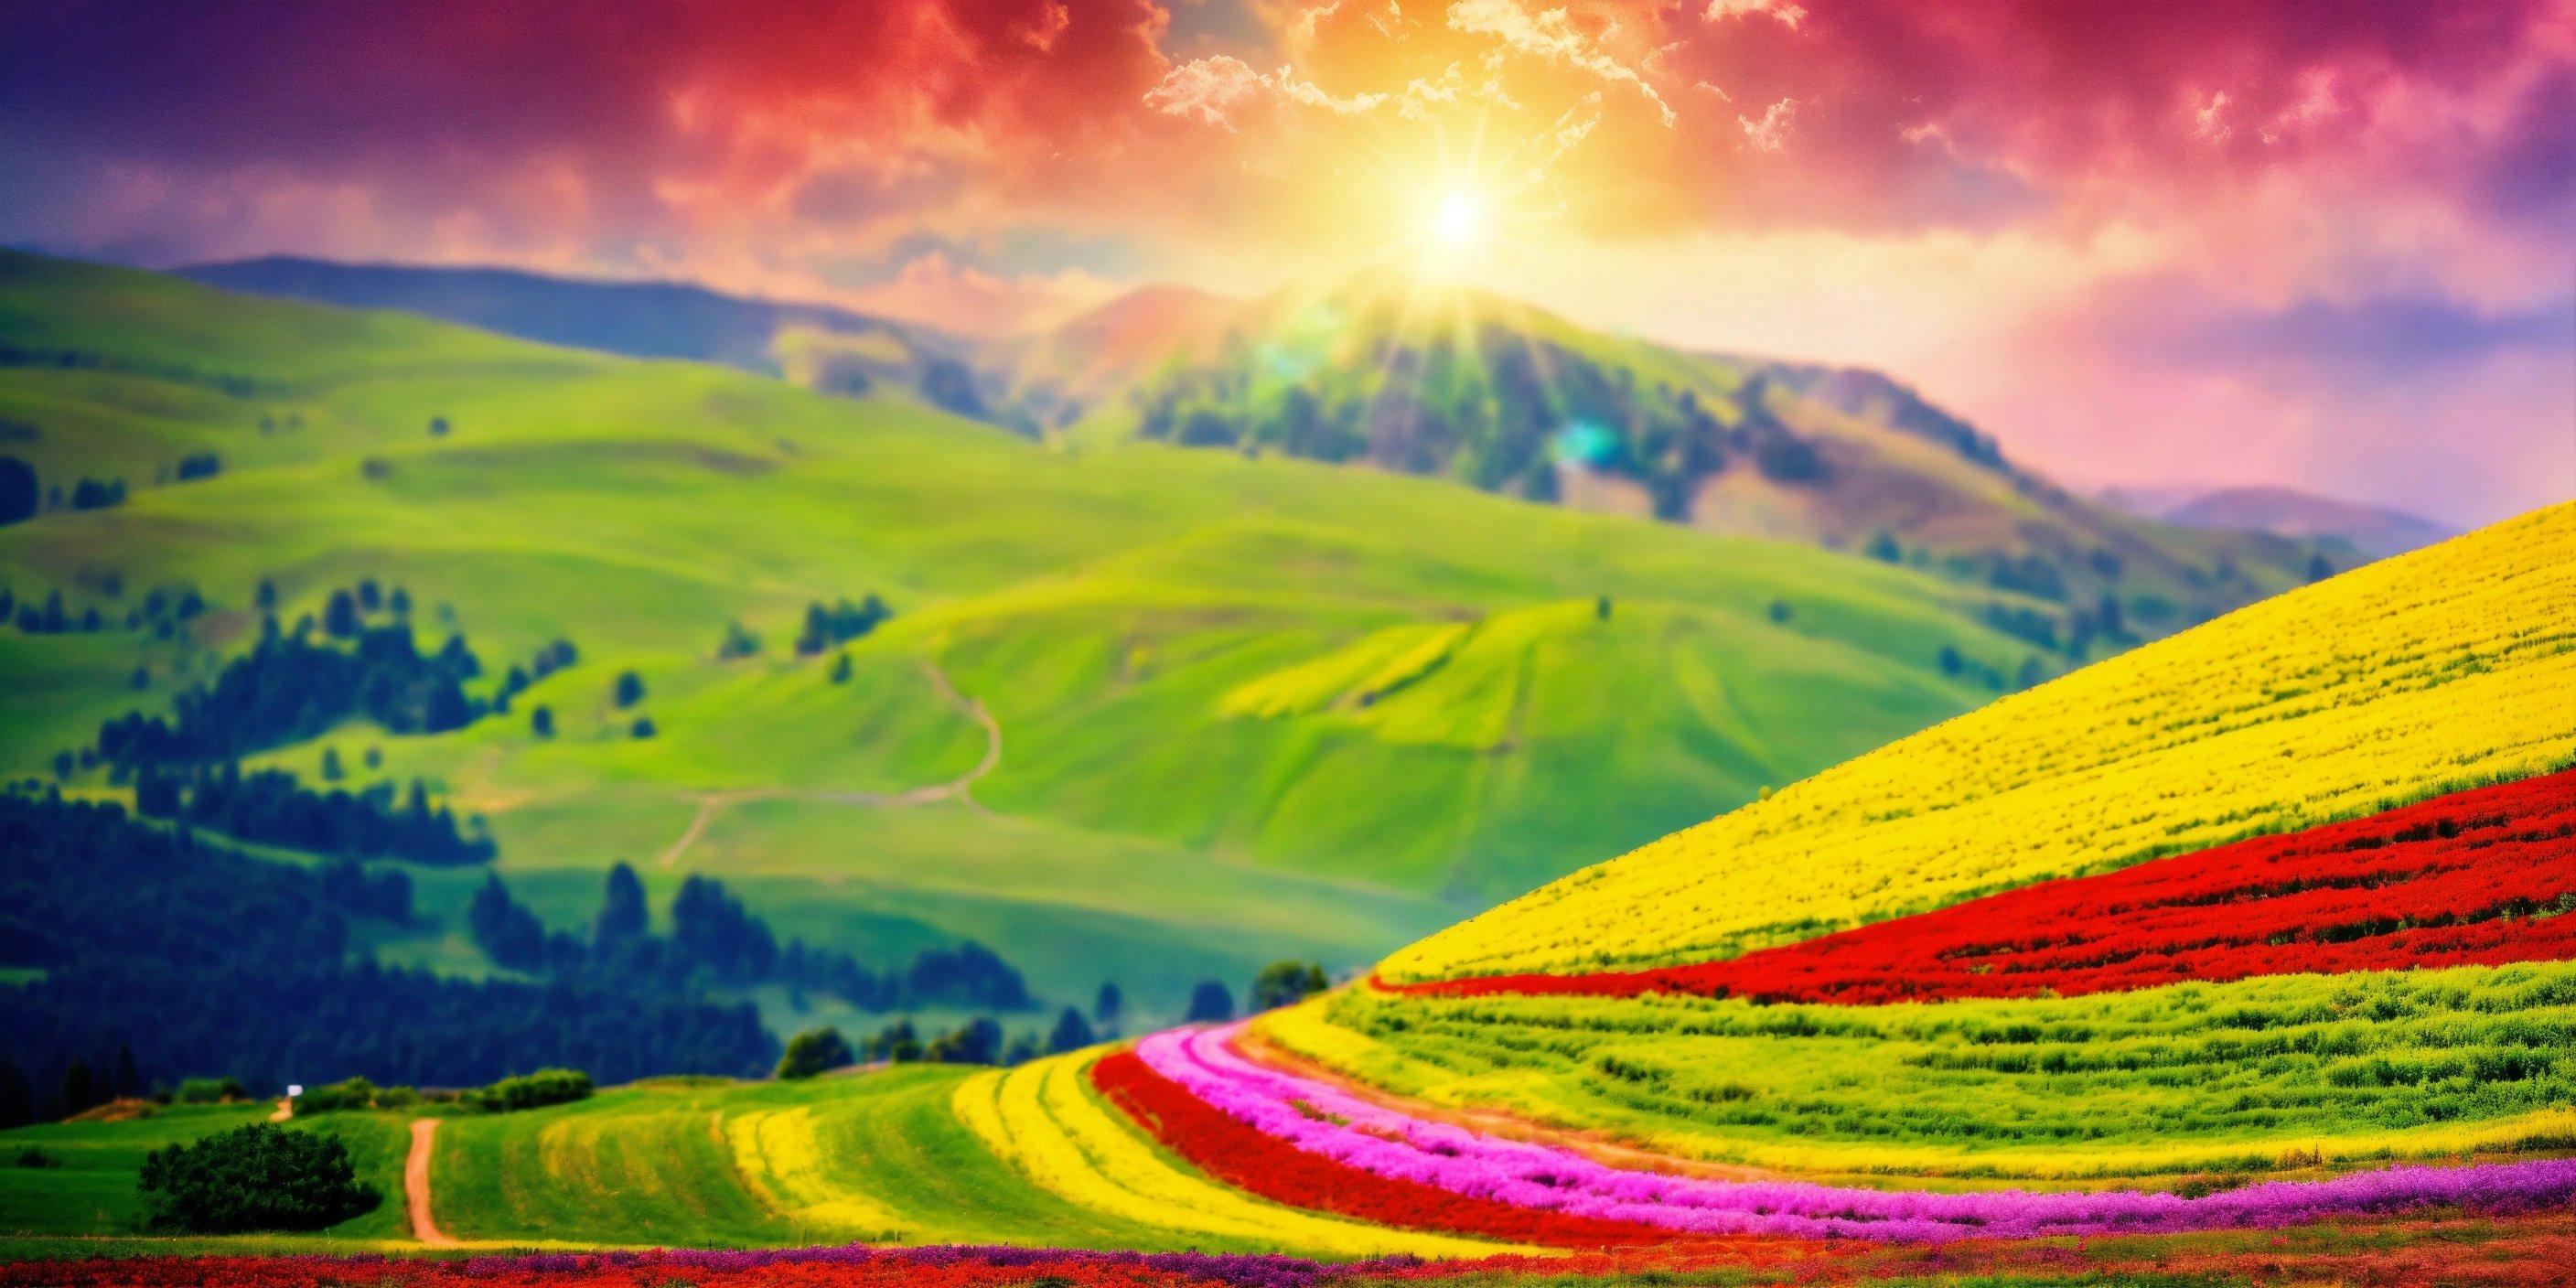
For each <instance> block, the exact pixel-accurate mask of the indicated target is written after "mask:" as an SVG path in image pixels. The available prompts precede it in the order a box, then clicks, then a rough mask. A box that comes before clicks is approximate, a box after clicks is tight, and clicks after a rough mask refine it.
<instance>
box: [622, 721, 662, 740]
mask: <svg viewBox="0 0 2576 1288" xmlns="http://www.w3.org/2000/svg"><path fill="white" fill-rule="evenodd" d="M626 732H627V734H628V735H629V736H630V737H635V738H650V737H652V736H653V735H654V734H655V733H658V732H660V731H659V730H658V729H656V728H655V727H654V724H653V717H651V716H637V717H635V723H633V724H631V725H628V726H627V727H626Z"/></svg>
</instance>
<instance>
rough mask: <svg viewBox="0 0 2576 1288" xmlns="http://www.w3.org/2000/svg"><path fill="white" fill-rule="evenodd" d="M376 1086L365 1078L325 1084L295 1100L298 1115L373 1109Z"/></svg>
mask: <svg viewBox="0 0 2576 1288" xmlns="http://www.w3.org/2000/svg"><path fill="white" fill-rule="evenodd" d="M375 1105H376V1084H374V1083H372V1082H369V1081H367V1080H366V1079H364V1078H349V1079H346V1080H343V1081H340V1082H331V1083H325V1084H323V1085H321V1086H319V1087H314V1088H311V1089H310V1090H307V1091H306V1092H305V1093H304V1094H303V1095H300V1096H297V1097H296V1098H295V1112H296V1113H298V1114H327V1113H331V1112H333V1111H334V1110H340V1109H373V1108H375Z"/></svg>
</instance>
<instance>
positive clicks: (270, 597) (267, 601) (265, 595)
mask: <svg viewBox="0 0 2576 1288" xmlns="http://www.w3.org/2000/svg"><path fill="white" fill-rule="evenodd" d="M259 611H261V612H263V613H274V612H276V611H277V579H276V578H274V577H262V578H260V579H259Z"/></svg>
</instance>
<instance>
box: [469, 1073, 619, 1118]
mask: <svg viewBox="0 0 2576 1288" xmlns="http://www.w3.org/2000/svg"><path fill="white" fill-rule="evenodd" d="M591 1091H592V1087H591V1082H590V1075H589V1074H587V1073H583V1072H582V1071H581V1070H579V1069H539V1070H537V1071H536V1072H535V1073H523V1074H520V1075H518V1076H517V1077H512V1078H503V1079H501V1080H500V1081H499V1082H496V1083H493V1084H492V1085H491V1086H488V1087H485V1088H483V1089H481V1090H479V1091H476V1092H473V1093H471V1095H470V1096H467V1097H460V1099H466V1100H470V1102H471V1103H472V1104H474V1105H475V1106H476V1107H478V1108H481V1109H487V1110H490V1111H492V1112H494V1113H507V1112H509V1111H511V1110H517V1109H536V1108H540V1107H542V1106H545V1105H563V1104H570V1103H572V1102H573V1101H576V1100H587V1099H589V1098H590V1095H591Z"/></svg>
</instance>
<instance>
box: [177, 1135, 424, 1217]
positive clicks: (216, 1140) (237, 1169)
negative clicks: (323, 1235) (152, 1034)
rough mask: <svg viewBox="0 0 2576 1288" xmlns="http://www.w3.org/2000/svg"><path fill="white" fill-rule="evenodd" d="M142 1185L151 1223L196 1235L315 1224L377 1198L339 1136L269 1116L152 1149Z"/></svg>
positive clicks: (358, 1210) (371, 1205)
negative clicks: (291, 1126) (287, 1124)
mask: <svg viewBox="0 0 2576 1288" xmlns="http://www.w3.org/2000/svg"><path fill="white" fill-rule="evenodd" d="M141 1188H142V1192H143V1198H144V1201H145V1203H146V1204H147V1205H149V1207H150V1209H151V1213H152V1224H153V1225H154V1226H156V1227H159V1228H162V1229H174V1230H186V1231H189V1232H191V1233H196V1234H237V1233H240V1232H242V1231H246V1230H320V1229H323V1228H326V1227H329V1226H334V1225H338V1224H339V1223H341V1222H342V1221H346V1220H348V1219H349V1218H351V1217H354V1216H358V1215H360V1214H362V1213H366V1212H372V1211H374V1210H375V1208H376V1206H377V1205H378V1204H379V1203H382V1202H383V1201H384V1196H383V1195H382V1194H379V1193H377V1192H376V1190H375V1188H374V1187H373V1186H368V1185H361V1184H359V1183H358V1172H357V1168H356V1167H355V1166H354V1165H352V1164H351V1163H350V1161H349V1147H348V1146H347V1145H344V1144H342V1143H341V1142H340V1139H339V1137H337V1136H330V1135H325V1134H323V1133H321V1132H309V1131H294V1130H290V1129H288V1128H285V1127H280V1126H277V1125H275V1124H273V1123H252V1124H250V1125H248V1126H246V1127H240V1128H236V1129H234V1130H232V1131H228V1132H222V1133H218V1134H216V1135H213V1136H208V1137H206V1138H205V1139H203V1140H200V1141H197V1142H196V1143H194V1144H190V1145H172V1146H169V1147H167V1148H164V1149H156V1150H154V1151H152V1152H151V1153H150V1154H147V1155H145V1156H144V1159H143V1175H142V1178H141Z"/></svg>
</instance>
